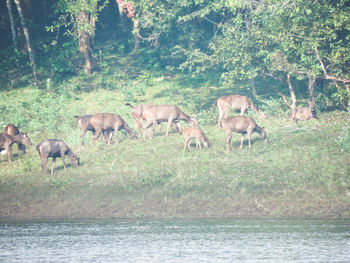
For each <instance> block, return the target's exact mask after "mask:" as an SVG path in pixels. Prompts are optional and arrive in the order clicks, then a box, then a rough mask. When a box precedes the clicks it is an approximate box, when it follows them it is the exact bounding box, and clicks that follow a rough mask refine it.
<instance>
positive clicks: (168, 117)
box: [127, 103, 197, 139]
mask: <svg viewBox="0 0 350 263" xmlns="http://www.w3.org/2000/svg"><path fill="white" fill-rule="evenodd" d="M127 105H129V106H131V105H130V104H129V103H128V104H127ZM139 106H141V105H139ZM131 107H132V106H131ZM132 108H133V112H132V115H133V117H134V119H135V117H136V118H137V119H138V120H137V121H136V119H135V121H136V122H138V123H142V121H143V120H144V121H145V123H144V124H143V125H142V130H144V129H148V135H149V138H150V139H152V137H153V134H151V128H154V127H155V126H156V125H157V123H161V122H167V123H168V125H167V130H166V134H165V136H168V135H169V131H170V127H171V126H174V125H176V126H177V129H178V130H179V131H181V127H180V125H179V122H180V120H183V121H186V122H189V123H191V124H192V125H193V126H197V120H196V118H194V117H190V116H189V115H187V114H185V113H184V112H182V111H181V110H180V109H179V108H178V107H177V106H175V105H166V104H163V105H142V107H132ZM143 138H145V133H144V132H143Z"/></svg>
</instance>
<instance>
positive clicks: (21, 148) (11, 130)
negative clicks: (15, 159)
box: [4, 124, 26, 157]
mask: <svg viewBox="0 0 350 263" xmlns="http://www.w3.org/2000/svg"><path fill="white" fill-rule="evenodd" d="M4 133H5V134H9V135H18V134H20V133H21V132H20V131H19V129H18V127H17V126H15V125H13V124H7V125H6V126H5V127H4ZM17 150H18V156H19V157H20V156H21V152H23V153H24V154H25V153H26V146H25V145H24V144H22V143H17Z"/></svg>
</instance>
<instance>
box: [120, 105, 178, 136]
mask: <svg viewBox="0 0 350 263" xmlns="http://www.w3.org/2000/svg"><path fill="white" fill-rule="evenodd" d="M125 105H127V106H129V107H131V108H132V111H131V115H132V117H133V118H134V120H135V130H138V129H142V124H143V121H146V118H145V116H144V115H143V112H144V111H145V110H146V109H149V108H152V107H153V106H155V105H150V104H141V105H136V106H135V107H134V106H132V105H131V104H130V103H126V104H125ZM160 123H161V122H160V121H157V125H159V126H160ZM171 125H172V127H173V128H174V130H175V131H180V130H181V129H180V125H177V124H175V123H171ZM152 128H153V130H154V128H155V127H154V126H152Z"/></svg>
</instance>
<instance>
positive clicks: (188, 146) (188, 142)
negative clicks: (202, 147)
mask: <svg viewBox="0 0 350 263" xmlns="http://www.w3.org/2000/svg"><path fill="white" fill-rule="evenodd" d="M187 148H188V150H189V151H190V150H191V137H188V138H187Z"/></svg>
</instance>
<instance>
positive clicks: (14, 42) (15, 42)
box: [6, 0, 17, 51]
mask: <svg viewBox="0 0 350 263" xmlns="http://www.w3.org/2000/svg"><path fill="white" fill-rule="evenodd" d="M6 5H7V11H8V14H9V18H10V25H11V34H12V42H13V47H14V49H15V51H17V34H16V27H15V20H14V16H13V12H12V4H11V1H10V0H6Z"/></svg>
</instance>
